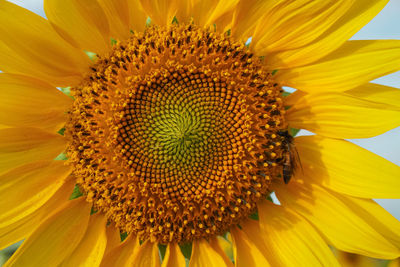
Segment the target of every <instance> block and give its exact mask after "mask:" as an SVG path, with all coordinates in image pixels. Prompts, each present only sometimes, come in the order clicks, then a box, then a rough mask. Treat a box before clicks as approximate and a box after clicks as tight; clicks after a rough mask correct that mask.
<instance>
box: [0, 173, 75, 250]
mask: <svg viewBox="0 0 400 267" xmlns="http://www.w3.org/2000/svg"><path fill="white" fill-rule="evenodd" d="M74 186H75V180H74V179H69V180H68V181H66V182H65V183H64V184H63V186H61V188H60V189H59V190H57V192H56V193H54V195H53V196H52V197H51V198H50V199H49V201H47V202H46V203H45V204H44V205H43V206H42V207H40V208H39V209H38V210H36V211H35V212H33V213H31V214H29V215H27V216H26V217H24V218H22V219H20V220H19V221H17V222H15V223H13V224H11V225H7V226H5V227H1V228H0V250H1V249H4V248H6V247H8V246H10V245H12V244H14V243H16V242H18V241H20V240H23V239H26V238H27V237H28V236H29V235H30V234H31V233H32V232H33V231H34V230H35V229H36V228H37V227H38V226H39V225H40V223H41V222H43V221H44V220H45V219H46V218H47V217H48V216H51V215H52V214H53V213H54V212H56V211H57V210H58V209H59V208H60V207H62V206H64V205H65V204H67V202H69V197H70V195H71V192H72V190H73V188H74Z"/></svg>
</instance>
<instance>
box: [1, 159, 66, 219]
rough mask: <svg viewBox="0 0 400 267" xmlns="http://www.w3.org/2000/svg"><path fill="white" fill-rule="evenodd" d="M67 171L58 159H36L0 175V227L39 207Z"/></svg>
mask: <svg viewBox="0 0 400 267" xmlns="http://www.w3.org/2000/svg"><path fill="white" fill-rule="evenodd" d="M71 170H72V169H71V167H70V166H65V165H64V162H61V161H37V162H33V163H30V164H27V165H24V166H21V167H19V168H16V169H13V170H11V171H9V172H7V173H5V174H3V175H0V195H1V196H2V197H1V198H0V210H1V213H0V227H4V226H6V225H9V224H11V223H13V222H16V221H18V220H19V219H21V218H23V217H25V216H26V215H28V214H30V213H32V212H34V211H35V210H37V209H38V208H39V207H40V206H42V205H43V204H44V203H45V202H46V201H47V200H48V199H49V198H50V197H51V196H52V195H53V194H54V193H55V192H56V191H57V190H58V189H59V188H60V187H61V185H62V184H63V183H64V180H65V178H66V177H67V176H68V175H69V174H70V173H71Z"/></svg>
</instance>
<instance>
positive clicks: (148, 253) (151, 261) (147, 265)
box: [132, 240, 160, 267]
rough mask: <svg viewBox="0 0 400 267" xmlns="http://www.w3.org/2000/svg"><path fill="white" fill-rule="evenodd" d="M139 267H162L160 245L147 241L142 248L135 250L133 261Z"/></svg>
mask: <svg viewBox="0 0 400 267" xmlns="http://www.w3.org/2000/svg"><path fill="white" fill-rule="evenodd" d="M132 262H133V263H134V264H135V266H137V267H158V266H160V255H159V254H158V244H157V243H151V242H150V241H149V240H147V241H145V242H144V243H143V244H142V245H141V246H137V247H136V248H135V252H134V256H133V261H132Z"/></svg>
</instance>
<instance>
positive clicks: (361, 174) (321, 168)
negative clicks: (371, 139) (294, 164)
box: [295, 136, 400, 198]
mask: <svg viewBox="0 0 400 267" xmlns="http://www.w3.org/2000/svg"><path fill="white" fill-rule="evenodd" d="M295 146H296V148H297V151H298V153H299V157H300V160H301V165H302V168H303V170H299V171H298V172H299V173H301V174H304V176H306V177H309V179H312V180H313V182H315V183H319V184H322V185H324V186H325V187H328V188H330V189H332V190H334V191H337V192H339V193H344V194H348V195H352V196H357V197H364V198H400V192H399V188H400V179H399V177H400V167H399V166H397V165H395V164H393V163H391V162H390V161H388V160H386V159H384V158H382V157H380V156H378V155H376V154H374V153H372V152H370V151H368V150H366V149H364V148H361V147H359V146H357V145H355V144H352V143H350V142H347V141H343V140H336V139H330V138H323V137H320V136H301V137H296V138H295Z"/></svg>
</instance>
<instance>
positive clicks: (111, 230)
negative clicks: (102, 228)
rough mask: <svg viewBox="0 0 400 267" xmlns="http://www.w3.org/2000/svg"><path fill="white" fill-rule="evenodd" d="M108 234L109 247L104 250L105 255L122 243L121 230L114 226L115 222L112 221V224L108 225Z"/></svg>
mask: <svg viewBox="0 0 400 267" xmlns="http://www.w3.org/2000/svg"><path fill="white" fill-rule="evenodd" d="M106 234H107V247H106V251H105V252H104V255H106V254H107V253H108V252H110V251H111V250H113V249H114V248H115V247H117V246H119V245H120V244H121V235H120V233H119V230H118V229H117V228H116V227H115V226H114V224H112V223H110V225H108V226H107V230H106Z"/></svg>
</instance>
